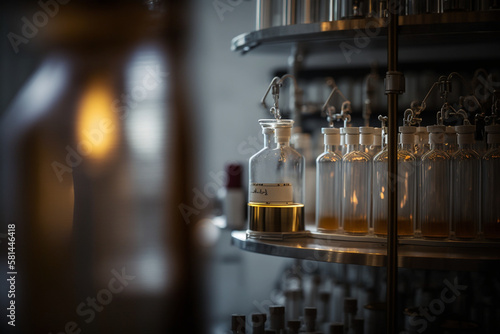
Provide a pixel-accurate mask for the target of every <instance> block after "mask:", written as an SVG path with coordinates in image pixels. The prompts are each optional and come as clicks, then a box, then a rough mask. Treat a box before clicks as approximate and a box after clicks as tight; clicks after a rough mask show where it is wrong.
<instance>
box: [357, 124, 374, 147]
mask: <svg viewBox="0 0 500 334" xmlns="http://www.w3.org/2000/svg"><path fill="white" fill-rule="evenodd" d="M359 133H360V134H361V136H360V138H359V143H360V144H361V145H371V144H373V128H372V127H369V126H362V127H360V128H359Z"/></svg>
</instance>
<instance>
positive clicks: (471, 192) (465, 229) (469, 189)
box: [451, 125, 481, 239]
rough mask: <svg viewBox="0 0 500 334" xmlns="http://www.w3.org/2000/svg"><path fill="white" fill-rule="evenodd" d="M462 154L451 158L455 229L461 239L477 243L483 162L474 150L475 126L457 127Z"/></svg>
mask: <svg viewBox="0 0 500 334" xmlns="http://www.w3.org/2000/svg"><path fill="white" fill-rule="evenodd" d="M455 129H456V132H457V134H458V145H459V149H458V151H457V152H456V153H455V154H454V155H453V157H452V158H451V166H452V177H453V180H452V184H451V186H452V191H451V194H452V197H453V200H452V217H451V221H452V225H453V231H454V233H455V237H456V238H458V239H474V238H476V237H477V233H478V231H479V227H478V224H479V212H480V201H479V195H480V172H481V170H480V169H481V165H480V163H481V159H480V157H479V154H478V153H477V152H476V151H475V150H474V149H473V145H474V133H475V131H476V127H475V126H474V125H460V126H456V127H455Z"/></svg>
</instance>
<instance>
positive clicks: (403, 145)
mask: <svg viewBox="0 0 500 334" xmlns="http://www.w3.org/2000/svg"><path fill="white" fill-rule="evenodd" d="M399 148H400V149H402V150H406V151H410V152H412V151H413V145H412V144H408V143H401V144H399Z"/></svg>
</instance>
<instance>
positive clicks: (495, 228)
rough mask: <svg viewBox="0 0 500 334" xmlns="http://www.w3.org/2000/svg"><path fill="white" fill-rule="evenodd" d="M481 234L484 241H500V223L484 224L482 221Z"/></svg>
mask: <svg viewBox="0 0 500 334" xmlns="http://www.w3.org/2000/svg"><path fill="white" fill-rule="evenodd" d="M483 233H484V237H485V238H486V239H500V222H491V223H485V222H484V221H483Z"/></svg>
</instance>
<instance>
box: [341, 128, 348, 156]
mask: <svg viewBox="0 0 500 334" xmlns="http://www.w3.org/2000/svg"><path fill="white" fill-rule="evenodd" d="M345 136H346V134H345V128H340V151H341V152H342V154H340V156H342V157H343V156H344V155H345V154H346V151H347V145H346V143H345Z"/></svg>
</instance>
